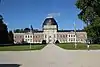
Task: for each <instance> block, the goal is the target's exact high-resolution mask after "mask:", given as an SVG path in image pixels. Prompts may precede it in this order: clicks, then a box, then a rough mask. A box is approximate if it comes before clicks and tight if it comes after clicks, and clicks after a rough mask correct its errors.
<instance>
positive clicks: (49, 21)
mask: <svg viewBox="0 0 100 67" xmlns="http://www.w3.org/2000/svg"><path fill="white" fill-rule="evenodd" d="M44 25H57V22H56V21H55V19H54V18H46V19H45V20H44V23H43V26H44Z"/></svg>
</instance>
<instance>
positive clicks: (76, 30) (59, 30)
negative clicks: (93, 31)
mask: <svg viewBox="0 0 100 67" xmlns="http://www.w3.org/2000/svg"><path fill="white" fill-rule="evenodd" d="M58 32H74V30H58ZM76 32H85V31H84V30H76Z"/></svg>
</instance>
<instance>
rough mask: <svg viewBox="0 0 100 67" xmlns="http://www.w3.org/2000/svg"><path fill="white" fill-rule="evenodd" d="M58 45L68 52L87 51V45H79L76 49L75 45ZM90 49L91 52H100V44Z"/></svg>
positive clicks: (92, 45) (93, 45) (91, 46)
mask: <svg viewBox="0 0 100 67" xmlns="http://www.w3.org/2000/svg"><path fill="white" fill-rule="evenodd" d="M57 45H58V46H59V47H61V48H64V49H67V50H86V49H87V45H86V44H77V47H76V48H75V45H74V44H57ZM89 49H90V50H100V44H91V45H90V48H89Z"/></svg>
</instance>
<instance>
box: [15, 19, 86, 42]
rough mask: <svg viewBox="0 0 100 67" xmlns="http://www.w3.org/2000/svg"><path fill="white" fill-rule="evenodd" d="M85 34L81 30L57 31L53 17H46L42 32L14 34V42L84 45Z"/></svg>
mask: <svg viewBox="0 0 100 67" xmlns="http://www.w3.org/2000/svg"><path fill="white" fill-rule="evenodd" d="M86 39H87V33H86V32H85V31H83V30H76V33H75V32H74V30H58V24H57V22H56V20H55V19H54V18H53V17H47V18H46V19H45V20H44V22H43V25H42V31H39V30H38V31H32V32H31V31H30V32H27V33H14V42H17V43H18V42H22V41H23V40H24V41H25V42H27V43H42V41H43V40H46V43H55V42H56V41H57V40H58V41H59V42H60V43H72V42H79V43H86Z"/></svg>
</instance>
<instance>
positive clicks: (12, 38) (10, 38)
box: [8, 31, 14, 44]
mask: <svg viewBox="0 0 100 67" xmlns="http://www.w3.org/2000/svg"><path fill="white" fill-rule="evenodd" d="M8 37H9V43H10V44H13V43H14V35H13V32H12V31H9V33H8Z"/></svg>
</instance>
